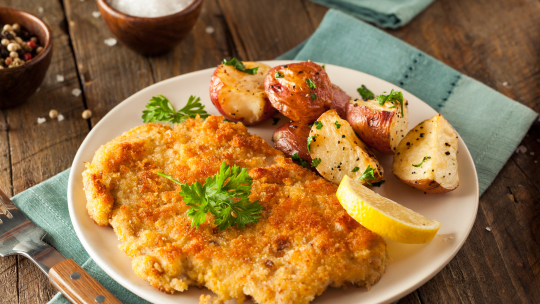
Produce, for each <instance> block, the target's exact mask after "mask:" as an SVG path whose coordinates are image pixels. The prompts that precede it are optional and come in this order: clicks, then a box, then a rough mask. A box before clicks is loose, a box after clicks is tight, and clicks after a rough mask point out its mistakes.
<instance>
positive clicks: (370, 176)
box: [358, 165, 384, 187]
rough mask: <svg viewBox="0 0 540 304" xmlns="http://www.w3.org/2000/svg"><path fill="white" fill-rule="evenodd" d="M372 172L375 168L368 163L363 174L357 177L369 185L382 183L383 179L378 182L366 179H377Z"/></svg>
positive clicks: (378, 185) (377, 185)
mask: <svg viewBox="0 0 540 304" xmlns="http://www.w3.org/2000/svg"><path fill="white" fill-rule="evenodd" d="M374 173H375V169H373V168H371V165H368V166H367V168H366V171H364V174H362V176H360V178H358V179H359V180H361V181H364V182H366V184H368V185H370V186H375V187H380V186H381V185H382V184H383V183H384V181H380V182H378V183H370V182H369V181H368V180H377V178H375V174H374Z"/></svg>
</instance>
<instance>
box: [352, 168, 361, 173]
mask: <svg viewBox="0 0 540 304" xmlns="http://www.w3.org/2000/svg"><path fill="white" fill-rule="evenodd" d="M358 170H360V168H358V167H354V168H353V169H352V170H351V172H356V171H358Z"/></svg>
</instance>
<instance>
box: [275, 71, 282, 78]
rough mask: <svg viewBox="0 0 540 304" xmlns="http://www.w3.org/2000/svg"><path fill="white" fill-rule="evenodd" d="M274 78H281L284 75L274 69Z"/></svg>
mask: <svg viewBox="0 0 540 304" xmlns="http://www.w3.org/2000/svg"><path fill="white" fill-rule="evenodd" d="M274 76H275V77H276V78H283V77H285V75H283V73H281V72H280V71H276V74H275V75H274Z"/></svg>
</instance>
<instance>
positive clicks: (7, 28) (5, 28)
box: [2, 24, 13, 31]
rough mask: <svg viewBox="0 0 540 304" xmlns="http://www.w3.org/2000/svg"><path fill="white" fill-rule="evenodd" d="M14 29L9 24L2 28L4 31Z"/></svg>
mask: <svg viewBox="0 0 540 304" xmlns="http://www.w3.org/2000/svg"><path fill="white" fill-rule="evenodd" d="M12 30H13V28H12V27H11V25H9V24H6V25H4V28H2V31H12Z"/></svg>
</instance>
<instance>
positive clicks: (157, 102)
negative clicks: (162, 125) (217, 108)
mask: <svg viewBox="0 0 540 304" xmlns="http://www.w3.org/2000/svg"><path fill="white" fill-rule="evenodd" d="M200 100H201V99H200V98H199V97H195V96H190V97H189V99H188V102H187V104H186V105H185V106H184V107H183V108H182V109H180V110H178V111H175V110H174V107H173V105H172V103H171V102H170V101H169V100H168V99H167V98H166V97H165V96H163V95H158V96H154V97H152V99H150V101H151V102H150V103H148V104H147V105H146V110H144V111H143V115H142V119H143V121H144V122H145V123H149V122H156V121H164V122H172V123H181V122H183V121H184V120H186V119H188V118H190V117H191V118H195V117H196V116H197V114H199V116H200V117H201V118H206V117H208V116H209V115H208V113H207V112H206V111H205V110H204V106H203V105H202V104H201V103H200Z"/></svg>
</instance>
